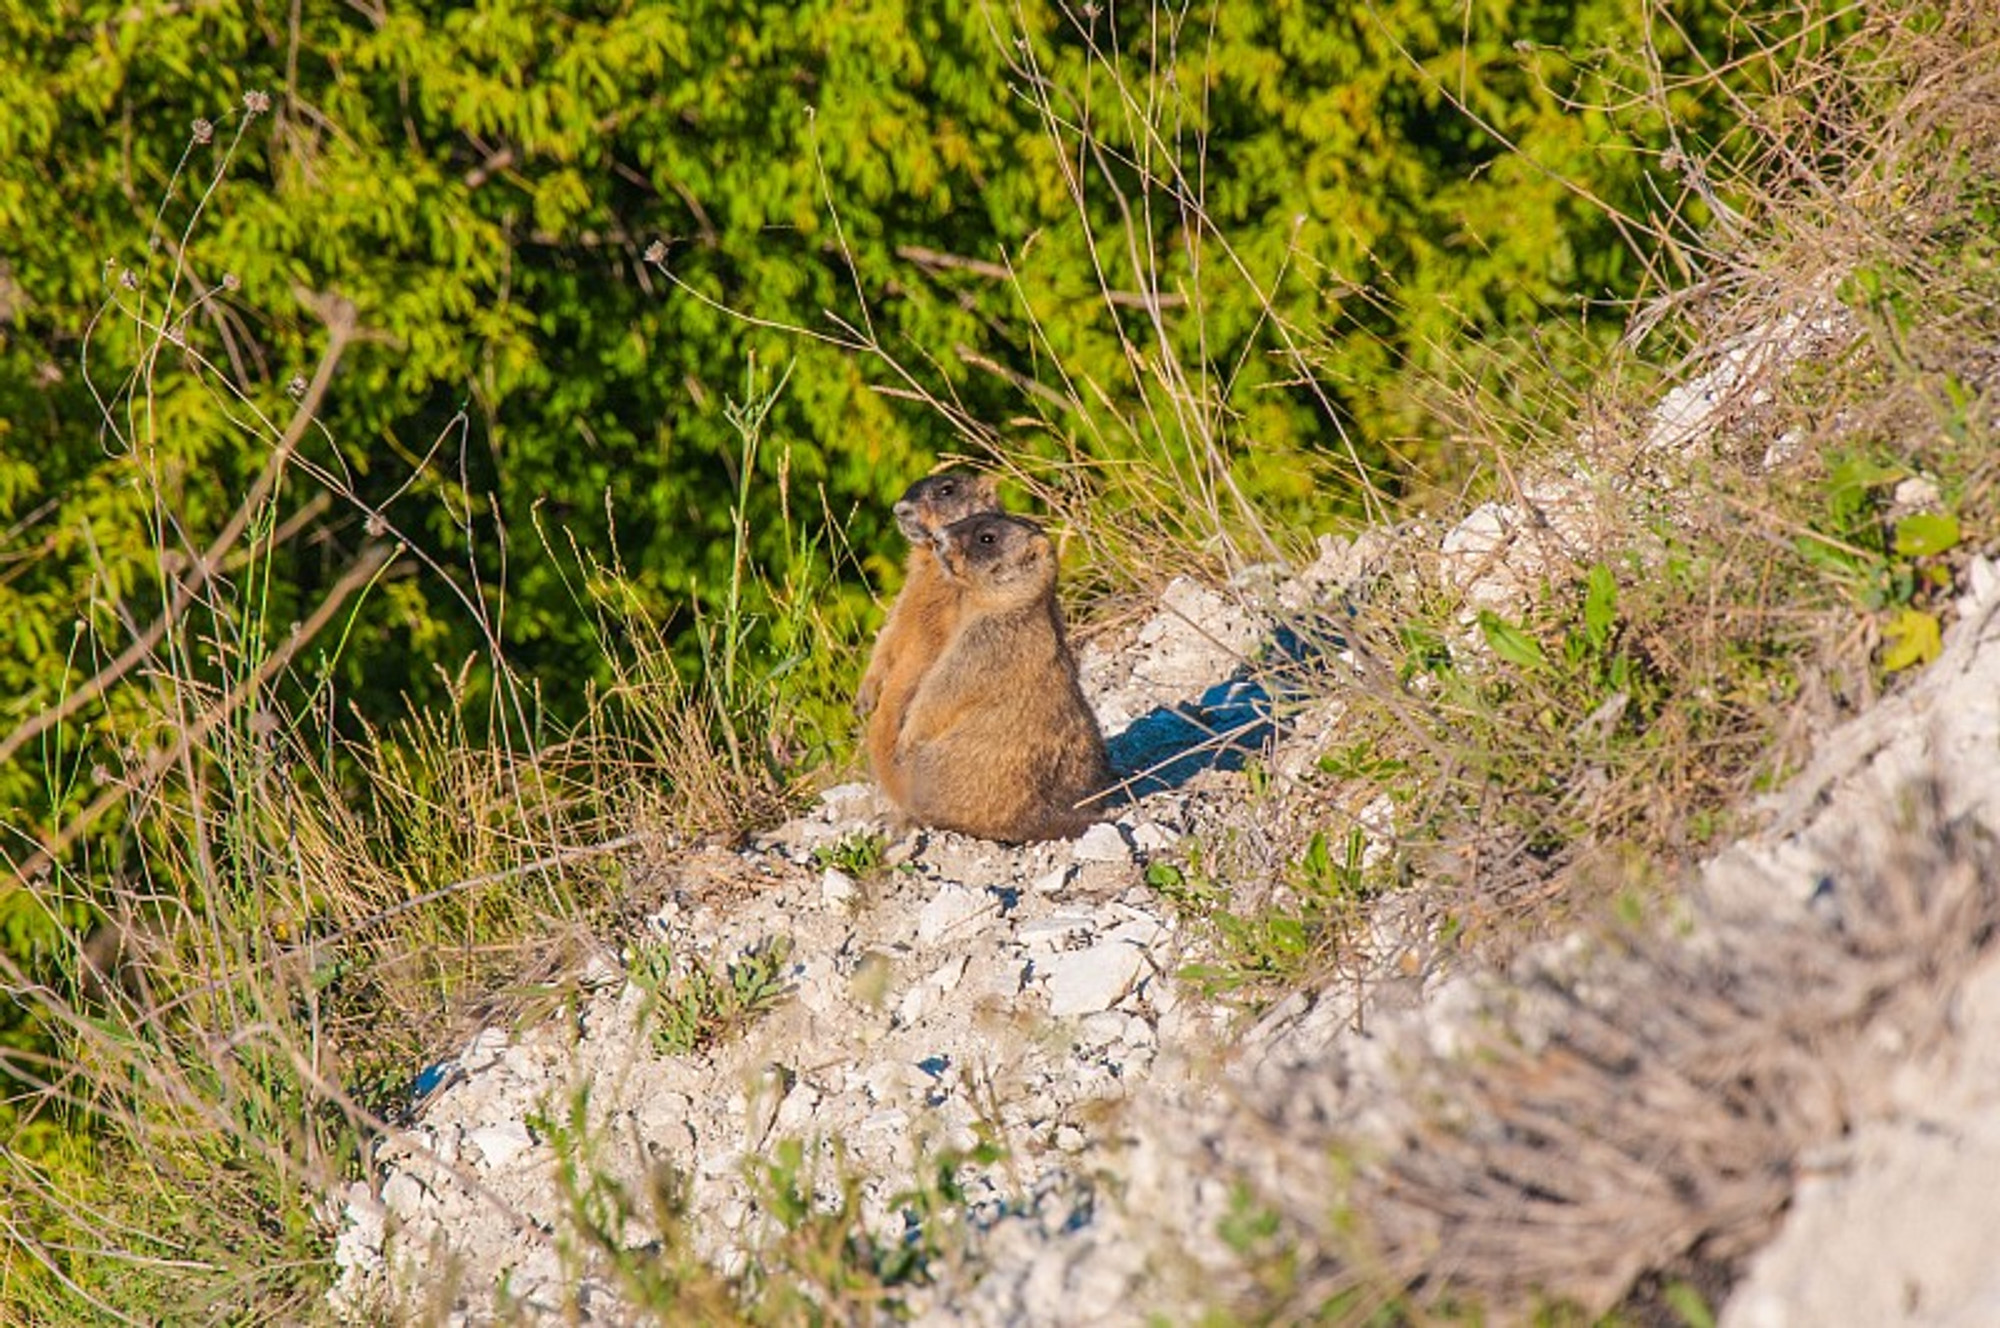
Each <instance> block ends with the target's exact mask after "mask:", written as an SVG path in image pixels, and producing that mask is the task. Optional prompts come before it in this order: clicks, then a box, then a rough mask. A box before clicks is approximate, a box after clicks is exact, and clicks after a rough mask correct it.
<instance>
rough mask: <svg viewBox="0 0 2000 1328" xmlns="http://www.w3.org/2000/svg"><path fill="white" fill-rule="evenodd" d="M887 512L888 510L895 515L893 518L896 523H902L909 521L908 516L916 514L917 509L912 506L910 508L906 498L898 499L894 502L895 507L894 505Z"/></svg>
mask: <svg viewBox="0 0 2000 1328" xmlns="http://www.w3.org/2000/svg"><path fill="white" fill-rule="evenodd" d="M889 510H890V511H891V512H893V513H895V516H896V519H897V520H898V521H904V520H908V519H909V517H910V516H911V515H912V514H914V513H915V512H916V510H917V509H916V508H914V507H912V506H910V500H909V499H907V498H898V499H897V500H896V505H895V506H894V507H892V508H890V509H889Z"/></svg>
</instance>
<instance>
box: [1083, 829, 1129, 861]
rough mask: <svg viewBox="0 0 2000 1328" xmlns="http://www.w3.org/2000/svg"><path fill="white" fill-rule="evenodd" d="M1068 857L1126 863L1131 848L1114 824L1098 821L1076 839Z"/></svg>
mask: <svg viewBox="0 0 2000 1328" xmlns="http://www.w3.org/2000/svg"><path fill="white" fill-rule="evenodd" d="M1070 857H1071V858H1073V859H1074V860H1075V861H1077V862H1116V863H1126V862H1130V861H1132V848H1131V846H1130V845H1128V844H1127V843H1126V842H1125V836H1124V835H1123V834H1122V833H1121V832H1120V831H1119V829H1118V827H1117V825H1116V824H1114V823H1113V822H1110V821H1099V822H1098V823H1097V824H1096V825H1093V826H1091V827H1090V829H1088V830H1086V831H1084V832H1083V834H1082V835H1081V836H1080V837H1079V838H1078V839H1077V841H1076V844H1075V846H1074V847H1072V848H1071V850H1070Z"/></svg>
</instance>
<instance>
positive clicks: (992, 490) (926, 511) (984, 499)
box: [895, 470, 1000, 544]
mask: <svg viewBox="0 0 2000 1328" xmlns="http://www.w3.org/2000/svg"><path fill="white" fill-rule="evenodd" d="M895 510H896V528H897V529H898V530H900V531H902V532H903V538H904V539H906V540H908V541H910V543H912V544H928V543H930V542H931V537H932V536H933V535H935V534H936V533H937V532H938V531H940V530H943V529H944V528H945V527H946V526H948V525H950V524H951V523H952V522H954V521H963V520H964V519H965V518H966V517H969V516H972V515H974V514H975V513H978V512H997V511H999V510H1000V491H999V486H998V485H996V484H995V483H994V482H993V477H992V476H991V475H974V474H973V473H971V472H970V471H964V470H947V471H945V472H943V473H942V474H939V475H929V476H926V477H925V478H923V479H920V480H918V481H917V482H916V483H915V484H912V485H911V486H910V487H909V488H908V489H906V490H904V492H903V496H902V497H901V498H899V499H897V500H896V509H895Z"/></svg>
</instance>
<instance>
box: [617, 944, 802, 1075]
mask: <svg viewBox="0 0 2000 1328" xmlns="http://www.w3.org/2000/svg"><path fill="white" fill-rule="evenodd" d="M791 954H792V943H791V940H790V939H789V938H787V937H783V936H776V937H772V938H771V939H769V940H767V941H764V942H763V943H761V944H759V945H754V946H752V947H750V948H749V949H748V950H745V951H744V952H743V953H742V954H741V955H739V956H738V957H737V958H735V959H734V960H731V961H730V962H729V963H728V964H726V965H724V966H723V968H722V969H721V971H720V972H718V971H717V970H716V969H715V968H714V967H713V966H712V965H710V964H709V963H708V962H707V961H705V960H702V959H700V958H694V959H690V960H689V961H688V962H687V963H686V964H685V965H684V966H680V968H679V971H676V965H675V964H674V961H673V955H672V953H671V951H670V950H669V949H668V948H667V947H666V946H665V945H648V946H646V947H644V948H642V949H641V950H640V951H639V953H638V954H637V956H635V958H634V961H633V966H632V980H633V981H634V982H635V983H637V984H638V985H639V987H640V988H641V989H642V990H643V991H644V992H645V993H646V1010H645V1018H646V1019H647V1020H649V1021H650V1022H651V1023H652V1025H653V1045H654V1046H655V1047H656V1048H658V1049H659V1051H660V1052H661V1053H662V1054H664V1055H668V1056H685V1055H688V1054H689V1053H692V1052H696V1051H701V1050H703V1049H704V1048H707V1047H710V1046H713V1045H714V1044H715V1043H717V1042H720V1041H722V1040H723V1039H725V1038H728V1037H733V1036H735V1035H736V1034H738V1033H740V1032H742V1031H743V1030H744V1029H745V1028H746V1027H748V1026H749V1025H750V1024H751V1023H753V1022H755V1021H756V1020H757V1019H758V1018H760V1017H761V1016H763V1015H764V1014H767V1013H768V1012H769V1011H770V1010H772V1009H773V1008H774V1007H775V1006H777V1004H778V1003H779V1002H780V1001H782V1000H783V999H784V998H785V997H786V995H788V994H789V992H790V987H789V986H788V985H787V984H786V981H785V972H786V965H787V964H788V963H789V961H790V959H791Z"/></svg>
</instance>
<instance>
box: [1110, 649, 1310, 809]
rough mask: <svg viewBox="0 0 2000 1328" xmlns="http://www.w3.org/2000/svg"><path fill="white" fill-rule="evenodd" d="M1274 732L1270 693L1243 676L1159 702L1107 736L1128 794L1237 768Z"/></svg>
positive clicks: (1113, 761) (1113, 763)
mask: <svg viewBox="0 0 2000 1328" xmlns="http://www.w3.org/2000/svg"><path fill="white" fill-rule="evenodd" d="M1275 733H1276V729H1275V727H1274V726H1273V724H1272V722H1271V696H1270V693H1268V692H1266V691H1265V690H1264V688H1263V687H1262V686H1261V685H1259V684H1258V683H1255V682H1252V681H1250V680H1249V679H1248V678H1231V679H1228V680H1227V681H1225V682H1219V683H1217V684H1215V685H1214V686H1213V687H1211V688H1209V689H1208V690H1207V691H1205V692H1203V693H1202V694H1201V699H1200V700H1199V701H1196V702H1192V703H1189V702H1185V701H1184V702H1181V703H1180V704H1179V705H1173V706H1160V707H1158V708H1157V709H1155V710H1152V711H1150V712H1148V713H1146V714H1144V715H1141V716H1139V718H1137V719H1135V720H1133V721H1132V722H1131V724H1129V725H1128V726H1126V728H1125V729H1124V731H1123V732H1121V733H1119V734H1117V735H1116V736H1115V737H1112V738H1110V739H1107V740H1106V742H1105V746H1106V747H1107V748H1109V749H1110V753H1111V768H1112V769H1113V770H1114V771H1116V772H1117V774H1118V778H1119V779H1120V781H1121V782H1123V783H1124V785H1125V787H1126V789H1127V793H1126V796H1127V797H1131V798H1143V797H1145V796H1146V795H1147V794H1149V793H1160V792H1163V791H1165V790H1167V789H1176V788H1179V787H1180V786H1181V785H1183V784H1185V783H1187V782H1188V781H1189V780H1190V779H1193V778H1194V777H1195V776H1196V775H1197V774H1199V773H1201V772H1202V771H1204V770H1241V769H1242V768H1243V763H1244V761H1245V760H1247V759H1248V758H1249V757H1250V756H1251V755H1253V754H1254V753H1256V752H1259V751H1261V750H1263V748H1264V745H1265V744H1266V743H1268V742H1269V741H1270V740H1271V738H1272V737H1273V736H1274V734H1275Z"/></svg>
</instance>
